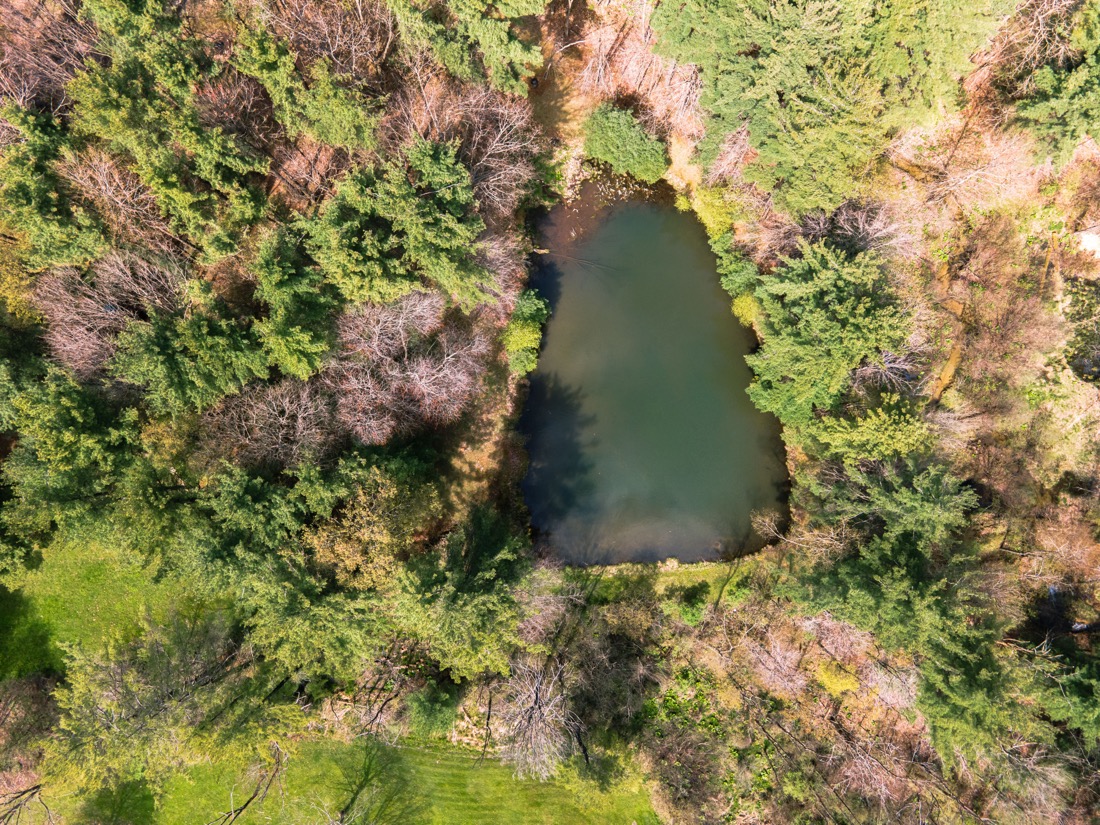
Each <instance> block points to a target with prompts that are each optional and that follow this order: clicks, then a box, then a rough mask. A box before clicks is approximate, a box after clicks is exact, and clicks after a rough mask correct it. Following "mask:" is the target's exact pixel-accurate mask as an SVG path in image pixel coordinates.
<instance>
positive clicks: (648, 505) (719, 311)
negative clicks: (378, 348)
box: [521, 201, 786, 564]
mask: <svg viewBox="0 0 1100 825" xmlns="http://www.w3.org/2000/svg"><path fill="white" fill-rule="evenodd" d="M540 236H541V239H542V243H543V245H544V246H545V247H547V248H548V250H549V254H547V255H544V256H541V263H540V266H539V268H538V270H537V271H536V273H535V274H534V276H533V280H532V283H533V285H534V286H535V287H536V288H537V289H538V290H539V291H540V292H541V293H542V294H543V295H544V296H546V297H548V298H549V299H550V302H551V305H552V307H553V314H552V316H551V318H550V321H549V323H548V325H547V327H546V332H545V337H544V339H543V350H542V354H541V356H540V360H539V366H538V369H537V370H536V371H535V372H534V373H533V374H532V376H531V389H530V395H529V397H528V399H527V402H526V404H525V406H524V413H523V417H522V420H521V430H522V431H523V432H524V434H525V435H526V437H527V447H528V452H529V456H530V468H529V470H528V473H527V476H526V478H525V480H524V483H523V488H524V495H525V497H526V500H527V504H528V507H529V509H530V511H531V520H532V526H533V527H534V529H535V531H536V534H537V535H539V536H540V537H541V538H542V539H543V540H544V541H546V542H548V543H549V545H550V547H551V549H552V550H553V552H554V553H555V554H556V555H557V556H558V557H560V558H562V559H563V560H565V561H566V562H569V563H572V564H608V563H615V562H622V561H653V560H657V559H664V558H668V557H675V558H678V559H681V560H684V561H697V560H701V559H708V558H716V557H718V556H719V555H723V554H730V553H736V552H739V551H741V550H743V549H745V548H746V546H748V544H749V543H750V535H751V528H750V523H749V517H750V513H751V512H752V511H753V510H754V509H757V508H762V507H769V506H770V507H776V506H779V505H780V504H781V503H782V502H783V500H784V493H783V490H784V485H785V481H786V471H785V468H784V464H783V457H782V456H783V454H782V446H781V442H780V439H779V428H778V424H777V422H776V421H775V419H774V418H772V417H771V416H767V415H764V414H762V413H760V412H759V411H758V410H756V408H755V407H753V405H752V402H750V401H749V398H748V395H747V394H746V393H745V388H746V387H747V386H748V384H749V381H750V378H751V373H750V371H749V369H748V367H747V366H746V364H745V361H744V356H745V354H746V353H747V352H749V351H750V349H751V347H752V345H753V338H752V335H751V333H750V332H748V331H747V330H745V329H744V328H742V327H741V326H740V325H739V324H738V323H737V320H736V318H734V316H733V315H732V313H731V312H730V300H729V297H728V296H727V295H726V294H725V293H724V292H723V291H722V289H721V287H720V285H719V280H718V275H717V273H716V270H715V259H714V255H713V253H712V252H711V251H710V249H709V247H708V245H707V239H706V235H705V233H704V231H703V228H702V227H701V226H700V225H699V223H698V221H697V220H696V219H695V218H694V217H692V216H691V215H690V214H684V213H681V212H678V211H676V210H675V209H674V208H673V207H672V206H668V205H660V204H656V203H648V202H638V201H635V202H627V203H621V204H618V205H616V206H611V207H606V208H603V209H592V208H587V209H586V208H585V207H573V206H568V205H565V206H560V207H558V208H557V209H555V210H554V211H552V212H551V213H550V215H549V217H548V218H547V219H545V221H544V222H543V224H542V226H541V227H540Z"/></svg>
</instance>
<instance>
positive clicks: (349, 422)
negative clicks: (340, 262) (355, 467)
mask: <svg viewBox="0 0 1100 825" xmlns="http://www.w3.org/2000/svg"><path fill="white" fill-rule="evenodd" d="M489 335H490V332H489V331H488V330H486V329H484V328H483V327H481V326H480V325H479V324H478V323H477V321H476V320H472V321H471V320H469V319H465V318H462V317H460V316H458V315H456V314H454V313H447V312H446V310H445V306H444V303H443V299H442V298H441V297H440V296H438V295H436V294H430V293H420V292H416V293H413V294H411V295H409V296H407V297H405V298H402V299H401V300H400V301H397V302H395V303H394V304H390V305H388V306H380V305H375V304H364V305H362V306H361V307H359V308H357V309H355V310H353V311H351V312H349V313H347V314H345V315H344V316H343V317H342V318H341V319H340V320H339V322H338V336H339V341H340V355H341V357H340V358H339V359H338V360H337V361H335V362H333V363H332V364H331V365H330V366H329V367H328V368H327V369H326V371H325V374H324V376H323V380H324V381H325V383H326V385H327V386H328V387H329V388H330V389H331V391H332V392H333V393H334V394H335V396H336V398H337V405H336V419H337V421H338V422H339V423H340V425H341V426H342V427H343V428H344V429H345V430H346V431H347V432H350V433H351V434H352V435H353V436H354V437H355V438H357V439H358V440H359V441H361V442H362V443H364V444H382V443H384V442H385V441H387V440H389V439H390V438H391V437H392V436H394V435H397V434H407V433H409V432H411V431H413V430H414V429H416V428H417V427H419V426H424V425H427V424H432V425H436V426H438V425H443V424H450V423H453V422H454V421H456V420H457V419H458V417H459V415H461V413H462V411H463V410H464V409H465V407H466V405H467V404H468V403H469V402H470V401H471V400H472V399H473V398H474V397H475V395H476V394H477V393H478V391H479V389H480V387H481V377H482V376H483V375H484V373H485V370H486V369H487V358H488V356H489V353H490V352H491V351H492V348H491V345H490V337H489Z"/></svg>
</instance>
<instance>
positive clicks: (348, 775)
mask: <svg viewBox="0 0 1100 825" xmlns="http://www.w3.org/2000/svg"><path fill="white" fill-rule="evenodd" d="M365 744H366V743H365V742H352V743H346V742H340V741H336V740H331V739H329V740H313V741H307V742H304V743H302V744H300V745H299V746H298V747H297V748H296V749H295V751H294V752H293V753H292V755H291V756H290V759H289V762H288V763H287V770H286V773H285V775H284V776H283V778H282V781H281V782H280V783H279V784H278V785H276V786H274V787H273V788H272V789H271V791H270V792H269V793H268V795H267V798H266V799H265V800H264V801H263V803H262V804H259V805H253V806H252V807H250V808H249V809H248V811H247V812H246V813H245V815H244V816H242V817H241V818H240V819H238V820H236V822H237V823H238V825H260V823H270V824H271V825H319V823H324V822H328V821H329V820H328V819H327V818H326V816H327V815H334V814H336V813H338V812H339V811H341V810H342V808H343V807H344V806H345V805H346V804H347V801H348V799H349V797H350V795H351V793H352V789H353V788H354V787H355V786H356V783H357V780H358V779H359V778H360V777H361V776H362V775H363V755H364V753H365V750H364V748H365ZM382 753H383V755H384V758H385V763H386V767H385V771H384V772H383V773H382V774H381V777H380V779H379V781H378V783H377V784H378V786H379V788H381V790H380V791H378V792H376V796H375V806H376V809H375V813H376V818H370V817H368V818H366V819H364V820H362V821H363V822H364V825H365V823H368V822H376V823H378V825H398V823H400V825H619V824H620V823H621V825H632V823H636V824H637V825H658V822H659V821H658V820H657V818H656V816H655V815H654V814H653V811H652V809H651V808H650V804H649V796H648V793H647V792H646V788H645V785H644V783H643V781H642V780H641V778H640V776H639V775H638V773H637V770H636V768H634V767H633V766H632V765H630V764H629V763H628V762H622V763H620V762H611V763H608V764H606V765H604V766H602V769H603V771H602V772H603V776H602V777H590V778H581V776H579V775H578V772H577V767H576V766H573V765H570V766H566V767H565V768H564V769H563V771H562V775H561V777H560V778H559V779H557V780H556V781H553V782H534V781H523V780H517V779H515V778H514V777H513V776H512V771H511V769H510V768H508V767H505V766H504V765H502V764H500V763H499V762H496V761H495V760H492V759H486V760H484V761H479V760H478V758H477V756H476V755H473V754H469V753H467V752H465V751H462V750H458V749H456V748H451V747H445V746H434V747H430V748H419V747H397V748H387V749H383V751H382ZM624 760H625V757H624ZM254 787H255V778H254V776H252V775H250V774H248V772H247V771H245V770H242V768H241V766H233V765H227V764H224V763H210V764H206V765H201V766H198V767H196V768H193V769H192V770H190V771H188V772H187V774H185V775H183V776H180V777H178V778H176V779H174V780H172V781H171V782H170V783H169V786H168V789H167V793H166V794H165V796H164V798H163V799H162V800H161V803H160V805H159V807H155V806H154V805H153V802H152V799H151V798H150V797H148V795H142V794H141V793H140V792H139V793H135V792H132V791H131V792H130V793H129V794H128V795H127V796H126V797H125V798H123V799H118V798H115V799H100V800H97V801H95V802H93V803H92V804H90V805H88V804H85V805H84V806H80V805H77V804H76V803H75V800H68V801H67V803H68V804H66V801H64V800H62V801H61V804H60V805H59V806H58V809H59V810H62V811H65V812H66V813H67V814H68V815H67V818H66V821H67V822H96V823H97V825H123V823H126V825H195V823H202V822H208V821H210V820H213V819H215V818H216V817H217V816H218V815H219V814H220V813H222V812H224V811H227V810H229V809H230V808H231V807H232V804H233V803H236V804H239V803H240V802H241V801H242V800H243V799H246V798H247V797H248V796H249V795H250V794H251V792H252V789H253V788H254ZM387 791H395V793H394V797H395V798H394V799H392V800H391V799H388V798H387V797H386V796H385V794H386V792H387ZM66 808H68V810H67V811H66V810H65V809H66ZM378 808H384V814H385V815H381V814H378V812H377V809H378ZM349 821H356V822H357V821H359V820H349Z"/></svg>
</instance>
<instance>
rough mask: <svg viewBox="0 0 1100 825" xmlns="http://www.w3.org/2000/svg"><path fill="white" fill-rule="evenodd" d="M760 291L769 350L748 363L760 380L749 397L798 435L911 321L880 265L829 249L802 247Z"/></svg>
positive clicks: (893, 346)
mask: <svg viewBox="0 0 1100 825" xmlns="http://www.w3.org/2000/svg"><path fill="white" fill-rule="evenodd" d="M801 252H802V256H801V257H800V258H796V259H787V260H786V261H785V262H784V265H783V266H782V267H780V268H779V269H777V270H776V272H775V274H774V276H773V277H772V278H770V279H768V280H767V281H765V282H764V283H762V284H761V285H760V286H759V287H758V288H757V290H756V297H757V298H758V299H759V301H760V304H761V306H762V308H763V310H764V321H763V328H764V345H763V347H762V348H761V349H760V351H759V352H758V353H756V354H754V355H750V356H749V357H748V358H747V360H748V362H749V365H750V366H751V367H752V368H753V371H754V372H755V373H756V380H755V381H754V382H753V383H752V385H751V386H750V387H749V395H750V396H751V397H752V400H753V402H754V403H755V404H756V406H757V407H759V408H760V409H762V410H765V411H767V412H771V413H774V414H775V415H776V416H778V417H779V420H780V421H782V422H783V423H784V424H785V425H786V426H788V427H790V428H792V430H793V432H794V434H795V436H796V437H797V434H798V432H799V431H800V430H803V429H806V428H808V427H810V426H811V425H812V424H813V422H814V419H815V415H816V414H817V413H818V412H826V411H829V410H831V409H833V407H834V406H835V405H836V404H837V402H838V401H839V400H840V398H841V396H842V395H843V394H844V392H845V391H846V390H847V388H848V385H849V381H850V375H851V372H852V370H854V369H855V368H856V367H858V366H860V365H862V364H864V363H868V362H874V361H875V360H876V359H879V358H881V356H882V353H884V352H886V351H890V350H897V348H899V347H901V346H902V345H903V343H904V341H905V338H906V318H905V316H904V314H903V313H902V312H901V310H900V309H899V308H898V307H897V306H896V305H895V304H894V303H893V301H892V298H891V295H890V290H889V286H888V284H887V281H886V276H885V274H884V273H883V269H882V262H881V260H880V259H879V258H878V257H877V256H876V255H874V254H873V253H869V252H865V253H862V254H860V255H857V256H855V257H854V258H849V257H848V256H847V255H845V254H844V253H842V252H839V251H838V250H836V249H835V248H833V247H832V246H830V245H829V244H828V242H822V243H818V244H815V245H813V246H810V245H809V244H806V243H805V242H803V244H802V247H801Z"/></svg>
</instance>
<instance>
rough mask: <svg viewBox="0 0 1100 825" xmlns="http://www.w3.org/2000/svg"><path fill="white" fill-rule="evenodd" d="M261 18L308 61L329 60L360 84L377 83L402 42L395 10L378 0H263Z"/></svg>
mask: <svg viewBox="0 0 1100 825" xmlns="http://www.w3.org/2000/svg"><path fill="white" fill-rule="evenodd" d="M257 8H258V10H259V13H260V17H261V19H263V20H264V22H266V23H267V24H268V25H269V26H270V27H271V29H272V30H273V31H274V32H275V33H276V34H278V35H279V36H280V37H281V38H283V39H284V40H286V41H287V42H288V43H289V44H290V46H291V48H292V49H293V50H294V51H295V53H296V54H297V56H298V59H299V60H301V61H304V62H305V63H307V64H309V63H313V62H314V61H317V60H326V61H328V62H329V64H330V65H331V66H332V69H333V71H334V72H335V73H336V74H337V75H339V76H340V77H341V78H342V79H344V80H345V81H347V82H349V83H352V84H354V85H356V86H360V87H364V86H368V87H369V86H376V85H378V82H379V76H380V74H381V71H382V66H383V64H384V63H385V61H386V58H387V57H389V55H390V52H391V51H392V50H393V47H394V45H395V44H396V42H397V26H396V20H395V19H394V16H393V14H392V13H391V12H390V11H389V9H388V8H387V7H386V5H385V4H384V3H381V2H375V0H260V2H258V3H257Z"/></svg>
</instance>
